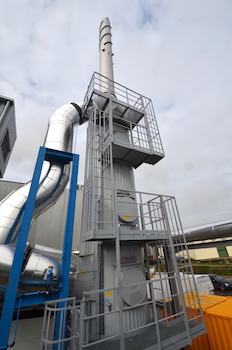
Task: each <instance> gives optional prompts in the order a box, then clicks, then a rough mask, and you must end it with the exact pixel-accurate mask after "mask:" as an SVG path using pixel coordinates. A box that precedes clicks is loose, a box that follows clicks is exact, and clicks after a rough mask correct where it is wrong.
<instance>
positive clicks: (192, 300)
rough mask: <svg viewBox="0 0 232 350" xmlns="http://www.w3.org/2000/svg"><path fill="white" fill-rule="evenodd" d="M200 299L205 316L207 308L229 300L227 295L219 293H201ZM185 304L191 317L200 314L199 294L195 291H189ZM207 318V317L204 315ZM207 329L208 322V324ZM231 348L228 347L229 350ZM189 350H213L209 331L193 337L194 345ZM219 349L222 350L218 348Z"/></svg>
mask: <svg viewBox="0 0 232 350" xmlns="http://www.w3.org/2000/svg"><path fill="white" fill-rule="evenodd" d="M199 300H200V304H201V309H202V311H203V314H204V316H205V313H206V310H208V309H210V308H211V307H213V306H215V305H218V304H221V303H224V302H225V301H227V300H228V298H227V297H221V296H218V295H208V294H199ZM185 305H186V307H187V312H188V316H189V318H193V317H194V316H197V315H200V314H201V312H200V306H199V304H198V303H197V296H196V294H195V293H189V294H186V295H185ZM204 318H205V317H204ZM206 329H207V331H208V328H207V324H206ZM228 349H229V348H227V350H228ZM188 350H211V347H210V342H209V337H208V333H205V334H202V335H201V336H199V337H197V338H195V339H193V343H192V345H189V346H188ZM217 350H221V349H220V348H217Z"/></svg>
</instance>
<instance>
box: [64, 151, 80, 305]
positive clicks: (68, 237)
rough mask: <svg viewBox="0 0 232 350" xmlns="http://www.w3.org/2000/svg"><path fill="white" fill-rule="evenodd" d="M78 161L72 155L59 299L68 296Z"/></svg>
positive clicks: (76, 156) (75, 156) (76, 157)
mask: <svg viewBox="0 0 232 350" xmlns="http://www.w3.org/2000/svg"><path fill="white" fill-rule="evenodd" d="M78 163H79V155H77V154H74V155H73V163H72V174H71V180H70V189H69V199H68V207H67V214H66V223H65V232H64V243H63V251H62V265H61V276H62V281H61V282H62V288H61V291H60V299H63V298H68V294H69V280H70V264H71V254H72V240H73V226H74V217H75V207H76V192H77V189H76V185H77V175H78Z"/></svg>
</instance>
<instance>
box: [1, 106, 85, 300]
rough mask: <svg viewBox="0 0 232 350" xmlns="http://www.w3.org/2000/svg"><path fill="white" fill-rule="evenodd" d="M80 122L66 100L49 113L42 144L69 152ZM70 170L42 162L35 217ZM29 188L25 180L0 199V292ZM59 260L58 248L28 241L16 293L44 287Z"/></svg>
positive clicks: (52, 198) (77, 111)
mask: <svg viewBox="0 0 232 350" xmlns="http://www.w3.org/2000/svg"><path fill="white" fill-rule="evenodd" d="M81 122H82V120H81V109H80V107H79V106H78V105H76V104H67V105H64V106H62V107H60V108H58V109H57V110H56V111H55V112H54V113H53V114H52V116H51V117H50V120H49V124H48V130H47V134H46V137H45V142H44V147H46V148H50V149H55V150H58V151H64V152H72V141H73V127H74V125H75V124H77V123H79V124H80V123H81ZM69 172H70V165H69V164H65V165H63V164H60V163H56V162H52V163H50V162H47V161H45V162H44V164H43V168H42V173H41V178H40V185H39V190H38V192H37V197H36V203H35V210H34V213H33V216H34V217H35V215H39V214H40V213H41V212H43V211H45V210H46V209H47V208H48V207H49V206H51V205H52V204H54V202H55V201H56V199H57V198H58V197H59V195H60V194H61V193H62V191H63V190H64V188H65V186H66V184H67V182H68V180H69ZM29 190H30V183H27V184H26V185H25V186H22V187H21V188H20V189H18V190H16V191H13V192H12V193H11V194H9V195H8V196H7V197H6V198H5V199H3V200H2V202H1V203H0V243H2V244H0V286H1V287H0V296H4V293H5V288H6V286H7V283H8V276H9V273H10V269H11V266H12V263H13V258H14V253H15V241H16V239H17V231H18V227H19V224H20V222H21V218H22V214H23V211H24V205H25V202H26V200H27V197H28V194H29ZM4 243H5V244H4ZM61 261H62V254H61V251H59V250H56V249H53V248H48V247H44V246H39V245H36V246H35V247H34V248H32V247H30V245H29V244H28V246H27V249H26V250H25V255H24V261H23V266H22V271H21V278H20V284H19V290H18V293H20V292H23V293H25V292H32V291H36V290H38V287H39V288H40V290H44V289H46V288H47V285H46V284H44V281H45V280H46V275H45V274H46V270H48V269H49V268H52V274H53V276H54V277H59V276H60V272H61V271H60V269H61ZM77 263H78V262H77V257H76V256H73V257H72V263H71V270H70V279H71V285H70V286H72V285H73V282H74V279H75V274H76V270H77Z"/></svg>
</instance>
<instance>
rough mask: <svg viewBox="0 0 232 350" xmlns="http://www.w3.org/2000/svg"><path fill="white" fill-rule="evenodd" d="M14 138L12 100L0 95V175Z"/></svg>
mask: <svg viewBox="0 0 232 350" xmlns="http://www.w3.org/2000/svg"><path fill="white" fill-rule="evenodd" d="M15 140H16V125H15V107H14V100H12V99H10V98H8V97H4V96H0V177H2V176H3V174H4V172H5V169H6V166H7V163H8V160H9V158H10V155H11V152H12V149H13V146H14V144H15Z"/></svg>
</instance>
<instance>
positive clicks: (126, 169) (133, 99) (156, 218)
mask: <svg viewBox="0 0 232 350" xmlns="http://www.w3.org/2000/svg"><path fill="white" fill-rule="evenodd" d="M99 50H100V74H98V73H94V74H93V76H92V79H91V81H90V84H89V86H88V90H87V93H86V95H85V99H84V104H83V114H84V115H85V116H88V118H89V121H88V130H87V146H86V168H85V184H84V203H83V220H82V234H81V244H80V262H79V264H80V265H79V268H80V270H79V272H80V276H81V274H82V279H83V280H85V284H83V285H82V287H81V288H80V289H79V293H80V294H79V297H80V298H81V299H82V301H81V306H80V320H79V321H80V329H79V330H78V337H79V340H78V341H79V343H78V344H79V347H78V348H79V349H107V350H108V349H121V350H124V349H133V350H135V349H139V350H141V349H172V350H173V349H176V350H177V349H180V348H181V347H183V346H185V345H187V344H190V343H191V340H192V338H194V337H196V336H198V335H200V334H202V333H203V332H204V324H203V323H201V322H199V321H201V315H196V314H194V316H193V315H192V316H191V315H190V314H189V311H188V307H187V306H189V305H190V303H189V302H188V300H189V299H188V298H190V299H191V298H193V295H194V298H195V299H194V302H192V301H191V305H196V304H197V303H198V296H197V291H196V285H195V283H194V282H191V281H192V279H191V278H192V273H193V271H192V267H191V263H190V259H189V256H188V252H187V246H186V243H185V240H184V237H183V232H182V227H181V222H180V219H179V214H178V210H177V206H176V203H175V199H174V198H173V197H169V196H163V195H156V194H151V193H142V192H138V191H136V188H135V182H134V175H133V172H134V169H136V168H138V167H139V166H140V165H141V164H143V163H149V164H152V165H154V164H156V163H157V162H158V161H159V160H161V159H162V158H163V157H164V152H163V147H162V143H161V138H160V134H159V130H158V126H157V122H156V118H155V113H154V109H153V105H152V102H151V100H150V99H148V98H146V97H144V96H143V95H141V94H138V93H136V92H134V91H132V90H130V89H128V88H126V87H124V86H122V85H120V84H118V83H116V82H115V81H114V78H113V62H112V41H111V27H110V22H109V20H108V18H104V19H103V20H102V22H101V25H100V38H99ZM183 251H184V252H185V253H183ZM159 254H161V255H164V256H165V262H162V263H160V262H159V261H157V260H156V257H157V256H158V255H159ZM176 254H181V255H182V256H183V254H185V255H184V256H185V264H182V265H181V266H179V265H178V262H177V256H176ZM145 261H146V268H145V267H144V262H145ZM149 264H154V265H153V267H154V266H155V267H156V276H155V279H154V280H153V279H150V276H149V273H148V271H149V268H150V266H149ZM146 271H147V273H146ZM190 276H191V277H190ZM183 285H185V287H183ZM80 286H81V284H80ZM82 292H83V294H82ZM190 296H191V297H190ZM191 300H192V299H191ZM193 307H194V306H193Z"/></svg>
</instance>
